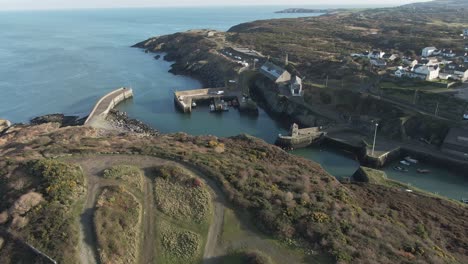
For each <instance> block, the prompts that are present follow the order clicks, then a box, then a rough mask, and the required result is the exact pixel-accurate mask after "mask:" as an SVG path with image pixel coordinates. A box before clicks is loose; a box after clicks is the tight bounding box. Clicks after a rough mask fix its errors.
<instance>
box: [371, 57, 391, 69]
mask: <svg viewBox="0 0 468 264" xmlns="http://www.w3.org/2000/svg"><path fill="white" fill-rule="evenodd" d="M370 63H371V64H372V65H373V66H375V67H379V68H383V67H385V66H387V62H386V61H384V60H382V59H371V60H370Z"/></svg>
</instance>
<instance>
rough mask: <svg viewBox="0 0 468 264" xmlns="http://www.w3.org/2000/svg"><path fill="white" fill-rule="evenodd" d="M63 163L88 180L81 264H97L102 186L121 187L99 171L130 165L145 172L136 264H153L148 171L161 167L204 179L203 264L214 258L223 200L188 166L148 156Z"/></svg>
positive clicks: (210, 183) (214, 187)
mask: <svg viewBox="0 0 468 264" xmlns="http://www.w3.org/2000/svg"><path fill="white" fill-rule="evenodd" d="M66 161H68V162H71V163H75V164H77V165H80V166H81V168H82V169H83V172H84V174H85V175H86V176H87V180H88V187H87V190H88V192H87V197H86V202H85V206H84V209H83V212H82V214H81V221H80V241H81V243H80V262H81V263H83V264H97V263H100V259H99V254H98V251H97V248H98V244H97V239H96V234H95V231H94V222H93V216H94V206H95V204H96V198H97V196H98V194H99V192H100V190H101V189H102V188H103V187H105V186H117V185H119V184H120V183H119V182H118V181H115V180H108V179H104V178H102V177H101V176H100V175H101V174H102V171H103V170H105V169H107V168H109V167H112V166H115V165H121V164H129V165H133V166H137V167H139V168H140V169H142V171H143V172H144V176H145V177H144V186H143V194H144V199H143V206H142V207H143V215H142V235H141V246H140V247H139V248H140V255H139V259H140V260H141V261H139V263H145V264H149V263H155V262H156V252H155V248H156V246H155V239H154V238H155V236H156V234H155V227H154V225H155V219H156V218H157V214H156V208H155V206H154V193H153V184H152V183H153V181H152V176H151V168H152V167H154V166H160V165H168V164H172V165H176V166H179V167H182V168H183V169H185V170H187V171H188V172H189V173H190V174H192V175H193V176H196V177H199V178H201V179H203V181H204V182H205V183H206V185H207V186H208V187H209V189H210V194H211V199H212V204H213V216H212V217H213V218H212V221H211V225H210V228H209V231H208V236H207V241H206V245H205V251H204V254H203V256H204V263H208V262H209V260H210V259H212V257H214V256H215V254H216V248H217V245H218V239H219V237H220V235H221V232H222V227H223V221H224V210H225V203H226V200H225V197H224V194H223V192H222V191H221V189H220V188H219V187H218V186H217V184H216V183H215V182H214V181H213V180H211V179H210V178H208V177H206V176H205V175H204V174H203V173H202V172H200V171H199V170H197V169H196V168H195V167H193V166H191V165H190V164H182V163H179V162H174V161H169V160H164V159H160V158H156V157H150V156H134V155H132V156H129V155H119V156H115V155H96V156H91V157H90V156H87V157H78V158H70V159H67V160H66Z"/></svg>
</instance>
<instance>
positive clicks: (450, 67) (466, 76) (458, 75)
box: [443, 63, 468, 82]
mask: <svg viewBox="0 0 468 264" xmlns="http://www.w3.org/2000/svg"><path fill="white" fill-rule="evenodd" d="M443 72H444V74H450V75H452V78H453V79H456V80H460V81H462V82H465V81H467V80H468V68H467V67H466V66H464V65H458V64H456V63H450V64H447V65H446V66H445V68H444V70H443Z"/></svg>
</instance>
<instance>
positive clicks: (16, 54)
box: [0, 6, 468, 199]
mask: <svg viewBox="0 0 468 264" xmlns="http://www.w3.org/2000/svg"><path fill="white" fill-rule="evenodd" d="M284 8H286V7H282V6H262V7H191V8H133V9H132V8H125V9H80V10H53V11H0V118H2V119H8V120H10V121H12V122H15V123H20V122H25V123H26V122H28V121H29V120H30V119H31V118H33V117H36V116H39V115H43V114H50V113H64V114H66V115H79V116H86V115H87V114H88V113H89V112H90V110H91V109H92V107H93V105H94V104H95V103H96V101H97V100H98V99H99V97H101V96H102V95H104V94H106V93H107V92H109V91H112V90H113V89H116V88H118V87H123V86H125V87H131V88H132V89H133V90H134V94H135V97H134V99H133V100H130V101H127V102H125V103H123V104H121V105H119V106H118V109H119V110H121V111H125V112H127V113H128V115H129V116H130V117H133V118H137V119H139V120H142V121H144V122H146V123H148V124H150V125H151V126H153V127H154V128H156V129H158V130H159V131H161V132H163V133H172V132H179V131H183V132H187V133H190V134H194V135H200V134H211V135H217V136H234V135H237V134H240V133H247V134H251V135H254V136H257V137H259V138H262V139H264V140H265V141H267V142H269V143H273V142H274V139H275V138H276V136H277V135H278V134H279V133H286V132H287V127H288V126H289V124H287V123H285V122H278V121H277V120H275V119H274V118H272V117H271V116H269V115H268V114H267V113H266V112H265V111H264V110H263V109H260V113H259V115H258V116H256V117H253V116H250V115H242V114H240V113H239V112H237V111H229V112H227V113H223V114H221V115H219V114H212V113H210V112H209V111H208V109H207V108H206V107H199V108H197V109H196V110H195V111H194V112H193V113H192V114H190V115H186V114H181V113H179V112H178V111H177V110H176V109H175V107H174V104H173V101H172V96H173V92H174V91H175V90H186V89H195V88H201V87H202V85H201V84H200V83H199V82H198V81H197V80H194V79H191V78H189V77H186V76H175V75H173V74H171V73H169V72H168V70H169V69H170V66H171V62H167V61H164V60H162V59H160V60H156V59H154V58H153V56H154V54H146V53H144V52H143V50H141V49H136V48H131V46H132V45H133V44H135V43H137V42H140V41H143V40H145V39H147V38H149V37H152V36H158V35H165V34H170V33H175V32H180V31H186V30H190V29H215V30H228V29H229V28H230V27H231V26H234V25H237V24H239V23H243V22H249V21H254V20H261V19H276V18H286V17H299V16H313V15H315V14H278V13H275V11H278V10H282V9H284ZM316 8H326V7H316ZM294 154H296V155H299V156H302V157H305V158H308V159H311V160H314V161H316V162H318V163H320V164H321V165H322V166H323V167H324V168H325V169H326V170H327V171H328V172H329V173H331V174H332V175H334V176H336V177H344V176H350V175H352V174H353V173H354V171H355V170H356V169H357V168H358V166H359V164H358V162H357V161H355V160H354V159H353V157H352V156H350V155H348V154H346V153H341V152H340V151H337V150H333V149H327V148H321V149H319V148H307V149H302V150H298V151H296V152H295V153H294ZM427 168H429V169H431V167H430V164H428V166H427ZM432 169H434V171H437V173H434V174H430V175H425V176H424V177H425V178H422V176H420V175H417V174H416V173H412V174H407V175H401V173H397V172H395V171H393V170H392V169H391V168H386V171H387V173H388V174H389V177H391V178H395V179H398V180H401V181H403V182H408V183H411V184H413V185H415V186H417V187H422V188H423V189H425V190H428V191H431V192H437V193H439V194H441V195H445V196H448V197H451V198H454V199H459V198H461V197H462V196H463V197H468V191H467V186H468V180H466V178H465V177H460V176H459V175H456V174H453V173H452V172H449V171H447V170H440V169H438V168H432ZM428 179H429V180H428Z"/></svg>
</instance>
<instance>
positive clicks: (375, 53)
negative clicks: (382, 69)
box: [369, 50, 385, 59]
mask: <svg viewBox="0 0 468 264" xmlns="http://www.w3.org/2000/svg"><path fill="white" fill-rule="evenodd" d="M383 55H385V52H383V51H378V50H374V51H372V52H370V53H369V59H381V58H382V57H383Z"/></svg>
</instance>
